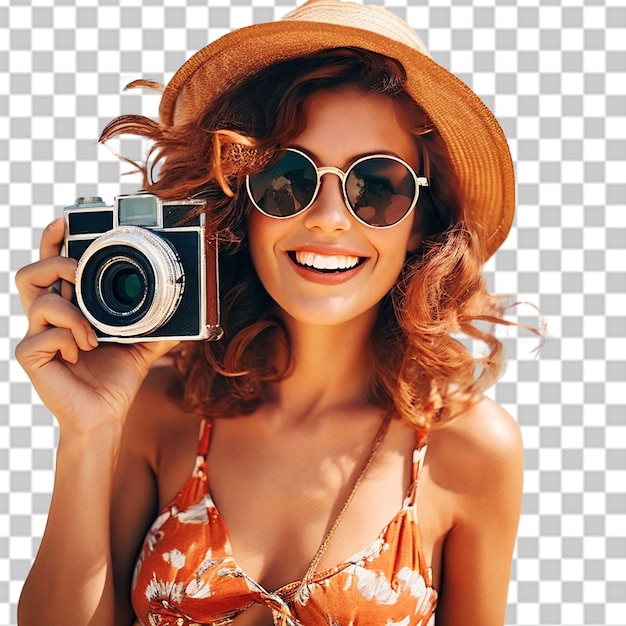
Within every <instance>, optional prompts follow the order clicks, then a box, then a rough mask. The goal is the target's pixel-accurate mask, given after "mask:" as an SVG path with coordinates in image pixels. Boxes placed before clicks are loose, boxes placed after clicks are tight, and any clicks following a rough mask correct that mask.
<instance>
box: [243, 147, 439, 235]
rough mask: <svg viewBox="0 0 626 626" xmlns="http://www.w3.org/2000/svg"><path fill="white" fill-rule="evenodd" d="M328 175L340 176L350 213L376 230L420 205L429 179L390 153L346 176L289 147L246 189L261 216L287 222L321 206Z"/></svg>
mask: <svg viewBox="0 0 626 626" xmlns="http://www.w3.org/2000/svg"><path fill="white" fill-rule="evenodd" d="M324 174H335V175H336V176H338V177H339V179H340V180H341V188H342V189H343V197H344V200H345V202H346V206H347V207H348V210H349V211H350V213H352V215H354V217H356V219H357V220H359V222H361V223H363V224H365V225H367V226H372V227H374V228H388V227H390V226H395V225H396V224H399V223H400V222H401V221H402V220H403V219H405V218H406V217H407V216H408V215H409V214H410V213H411V211H412V210H413V208H414V207H415V204H416V203H417V198H418V196H419V188H420V187H427V186H428V180H427V179H426V178H425V177H423V176H417V174H416V173H415V172H414V170H413V168H412V167H411V166H410V165H409V164H408V163H405V162H404V161H403V160H402V159H400V158H398V157H396V156H392V155H389V154H368V155H366V156H363V157H361V158H359V159H357V160H356V161H355V162H354V163H352V165H350V167H349V168H348V169H347V170H346V171H345V172H344V171H343V170H340V169H339V168H338V167H318V166H317V165H316V164H315V162H314V161H313V159H311V157H310V156H308V155H307V154H305V153H304V152H301V151H300V150H297V149H295V148H287V149H286V150H284V152H283V153H282V156H281V157H280V158H279V159H278V160H277V161H275V162H274V163H273V164H272V165H270V166H269V167H267V168H266V169H264V170H263V171H261V172H258V173H256V174H250V175H248V176H247V177H246V188H247V190H248V195H249V196H250V200H251V201H252V203H253V204H254V206H255V207H256V208H257V209H259V211H261V213H264V214H265V215H268V216H269V217H275V218H278V219H285V218H289V217H293V216H294V215H298V214H299V213H302V212H303V211H306V210H307V209H308V208H309V207H310V206H311V205H312V204H313V203H314V202H315V198H316V197H317V194H318V192H319V189H320V185H321V182H322V176H324Z"/></svg>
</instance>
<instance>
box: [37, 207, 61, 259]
mask: <svg viewBox="0 0 626 626" xmlns="http://www.w3.org/2000/svg"><path fill="white" fill-rule="evenodd" d="M64 236H65V220H64V219H63V218H62V217H58V218H57V219H56V220H54V221H53V222H50V224H48V226H46V228H45V229H44V231H43V234H42V236H41V242H40V244H39V258H40V259H41V260H43V259H49V258H50V257H53V256H58V255H59V252H60V250H61V244H62V243H63V238H64Z"/></svg>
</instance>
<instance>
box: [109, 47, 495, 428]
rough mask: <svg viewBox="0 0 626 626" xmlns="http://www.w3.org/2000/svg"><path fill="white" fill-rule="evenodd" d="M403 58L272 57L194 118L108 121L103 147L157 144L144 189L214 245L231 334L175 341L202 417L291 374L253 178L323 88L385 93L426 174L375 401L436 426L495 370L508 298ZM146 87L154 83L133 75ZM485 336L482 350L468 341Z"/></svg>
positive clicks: (391, 307)
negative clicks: (191, 207) (124, 140)
mask: <svg viewBox="0 0 626 626" xmlns="http://www.w3.org/2000/svg"><path fill="white" fill-rule="evenodd" d="M405 80H406V75H405V72H404V69H403V68H402V66H401V65H400V64H399V63H398V62H396V61H395V60H393V59H390V58H388V57H385V56H382V55H379V54H376V53H373V52H368V51H364V50H361V49H353V48H337V49H331V50H325V51H322V52H320V53H317V54H314V55H311V56H308V57H304V58H298V59H292V60H287V61H284V62H281V63H277V64H275V65H273V66H271V67H269V68H267V69H265V70H262V71H261V72H260V73H258V74H257V75H255V76H252V77H251V78H249V79H248V80H247V81H246V82H244V83H243V84H240V85H235V86H233V87H232V88H231V89H230V90H228V91H227V92H225V93H224V94H222V95H221V96H220V97H219V98H218V99H217V101H215V102H214V103H212V104H211V105H209V106H208V108H207V109H206V110H205V111H204V113H203V114H202V115H201V116H199V117H198V119H197V120H195V121H194V122H192V123H187V124H184V125H174V126H172V127H165V126H163V125H161V124H159V123H158V122H155V121H153V120H150V119H148V118H145V117H142V116H134V115H126V116H122V117H119V118H116V119H115V120H113V121H112V122H111V123H110V124H109V125H108V126H107V127H106V128H105V129H104V131H103V132H102V136H101V138H100V140H101V141H104V142H106V141H107V140H109V139H110V138H112V137H114V136H116V135H120V134H126V133H131V134H136V135H140V136H143V137H146V138H148V139H149V140H151V148H150V150H149V153H148V158H147V160H146V162H145V163H143V164H137V163H134V162H132V161H131V163H133V164H134V165H135V166H136V167H137V169H138V170H139V171H140V172H141V173H142V174H143V178H144V187H145V189H146V190H147V191H149V192H151V193H154V194H157V195H159V196H161V197H162V198H164V199H174V198H180V197H192V196H193V197H196V198H202V199H204V200H205V202H206V204H205V206H204V208H202V209H201V210H203V211H204V212H205V213H206V216H207V222H208V225H209V230H210V231H211V232H213V233H216V234H217V237H218V240H219V242H220V283H221V300H222V326H223V329H224V336H223V338H222V339H221V340H220V341H217V342H210V341H206V342H193V343H192V342H189V343H184V344H181V345H182V347H181V349H180V350H179V351H178V353H177V359H178V361H177V362H178V366H179V369H180V372H181V374H182V379H183V383H184V393H183V398H182V399H183V401H184V402H185V403H186V405H187V406H188V407H189V408H190V409H193V410H197V411H200V412H202V413H203V414H204V415H205V416H207V417H224V416H236V415H241V414H246V413H250V412H252V411H254V410H255V408H257V407H258V406H259V405H260V404H261V403H262V402H263V401H264V398H265V393H264V391H265V388H266V383H267V382H268V381H279V380H281V379H282V378H283V377H285V376H287V375H288V367H287V368H280V367H278V366H277V365H276V364H275V363H274V361H273V359H272V358H271V357H272V354H273V352H274V348H275V346H276V342H277V341H279V342H284V344H285V345H286V346H287V348H288V347H289V336H288V333H287V331H286V328H285V326H284V324H283V323H282V321H281V319H280V317H279V315H278V314H277V311H276V308H275V305H274V302H273V300H272V299H271V297H270V296H269V294H268V293H267V292H266V291H265V289H264V287H263V286H262V284H261V282H260V281H259V279H258V277H257V274H256V271H255V269H254V266H253V264H252V261H251V258H250V254H249V251H248V245H247V237H246V234H247V221H248V220H247V218H248V213H249V211H250V203H249V201H248V199H247V195H246V193H245V187H244V185H245V177H246V175H247V174H248V173H252V172H254V171H258V170H259V169H261V168H262V167H263V166H264V165H265V164H267V163H268V162H269V160H270V159H271V158H272V156H273V154H274V153H275V152H276V150H277V149H280V148H284V147H287V146H289V145H290V142H291V141H292V140H293V139H294V138H295V137H297V136H298V135H299V134H300V133H301V132H302V131H303V130H304V128H305V126H306V124H307V102H308V100H309V98H310V97H311V95H312V94H314V93H317V92H319V91H322V90H341V89H346V88H355V89H359V90H361V91H363V92H364V93H376V94H382V95H384V96H386V97H388V98H390V99H391V101H392V102H393V103H394V105H395V108H396V111H397V114H398V117H399V119H400V121H401V122H402V123H403V124H404V125H405V126H406V129H407V131H408V132H409V133H410V134H411V135H413V136H414V138H415V144H416V146H417V150H418V155H419V160H420V163H419V168H420V170H419V171H420V174H421V175H425V176H427V177H428V179H429V187H428V188H426V190H424V191H423V192H422V193H420V197H419V201H418V205H417V208H416V213H415V216H416V217H415V220H416V224H415V227H416V228H418V229H419V230H420V232H421V234H422V237H423V238H422V243H421V245H420V247H419V248H418V249H417V250H415V251H413V252H410V253H408V254H407V258H406V262H405V264H404V267H403V270H402V272H401V274H400V276H399V277H398V279H397V281H396V284H395V285H394V287H393V288H392V289H391V290H390V292H389V293H388V294H387V295H386V296H385V297H384V299H383V301H382V302H381V304H380V307H379V313H378V318H377V321H376V324H375V327H374V330H373V333H372V336H371V350H370V353H371V377H370V381H369V392H370V399H371V401H372V402H373V403H374V404H376V405H378V406H380V407H381V408H383V409H385V410H387V411H391V412H392V413H394V414H396V415H398V416H400V417H401V418H403V419H405V420H406V421H407V422H409V423H411V424H412V425H414V426H416V427H419V428H424V427H432V426H433V425H434V424H435V423H436V422H440V421H442V420H444V419H447V418H449V417H452V416H454V415H457V414H459V413H460V412H462V411H463V410H464V409H465V408H466V407H467V406H468V404H469V403H471V402H473V401H474V399H476V398H477V397H478V396H479V394H480V393H481V392H483V391H484V390H485V389H486V388H488V387H489V386H491V385H492V384H493V383H494V382H495V381H496V379H497V378H498V376H499V373H500V370H501V366H502V363H503V349H502V344H501V342H500V341H499V340H498V339H497V338H496V337H495V334H494V324H497V323H503V324H506V323H507V322H505V321H504V320H503V319H502V315H503V311H504V308H505V303H504V301H503V300H502V299H500V298H498V297H495V296H492V295H490V294H489V293H488V291H487V288H486V285H485V282H484V280H483V277H482V273H481V270H482V261H481V259H482V258H483V251H482V250H481V247H480V241H479V237H477V236H476V234H475V233H474V232H473V231H472V228H471V226H470V223H469V221H467V220H466V219H465V218H464V198H463V190H462V189H460V188H459V184H458V181H457V177H456V175H455V172H454V168H453V166H452V164H451V161H450V158H449V155H448V152H447V149H446V145H445V144H444V142H443V140H442V138H441V136H440V135H439V133H438V132H437V128H436V127H435V126H434V125H433V123H432V122H431V120H430V119H429V118H428V116H427V115H426V113H425V112H424V111H423V110H422V109H421V108H420V107H419V106H418V104H417V103H416V102H415V101H414V100H413V99H412V98H411V97H410V96H409V95H408V93H407V92H406V90H405V89H404V84H405ZM138 84H139V85H140V86H141V85H143V86H150V85H148V84H147V83H142V81H138ZM476 340H477V341H478V342H480V343H481V344H482V346H483V348H484V349H483V350H482V354H479V355H475V354H473V353H472V352H471V351H470V349H468V342H469V343H470V344H471V343H472V342H474V341H476Z"/></svg>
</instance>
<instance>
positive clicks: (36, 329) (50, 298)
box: [26, 293, 98, 351]
mask: <svg viewBox="0 0 626 626" xmlns="http://www.w3.org/2000/svg"><path fill="white" fill-rule="evenodd" d="M51 327H55V328H61V329H65V330H67V331H69V332H70V334H71V336H72V337H73V339H74V343H75V344H76V346H77V347H78V348H79V349H80V350H84V351H88V350H92V349H93V348H95V347H96V346H97V345H98V339H97V337H96V335H95V333H94V331H93V329H92V328H91V326H90V325H89V322H87V320H86V319H85V318H84V317H83V316H82V315H81V313H80V311H79V310H78V308H77V307H75V306H74V305H73V304H72V303H70V302H69V301H67V300H65V299H64V298H60V297H59V296H57V295H56V294H52V293H48V294H46V295H44V296H41V297H39V298H37V299H36V300H35V301H34V302H33V304H32V306H31V308H30V314H29V319H28V331H27V333H26V338H30V337H33V336H35V335H41V334H49V333H45V332H44V331H49V330H50V329H51ZM59 349H60V348H59Z"/></svg>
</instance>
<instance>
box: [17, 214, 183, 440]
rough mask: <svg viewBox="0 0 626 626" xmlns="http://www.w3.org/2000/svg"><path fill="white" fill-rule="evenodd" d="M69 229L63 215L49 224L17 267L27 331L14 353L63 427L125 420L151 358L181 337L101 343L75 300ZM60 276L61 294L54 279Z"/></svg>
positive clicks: (87, 428)
mask: <svg viewBox="0 0 626 626" xmlns="http://www.w3.org/2000/svg"><path fill="white" fill-rule="evenodd" d="M64 233H65V228H64V221H63V220H62V219H57V220H55V221H53V222H52V223H51V224H50V225H48V227H47V228H46V229H45V231H44V233H43V236H42V239H41V245H40V260H39V261H38V262H36V263H33V264H31V265H28V266H26V267H24V268H22V269H21V270H19V272H18V273H17V275H16V278H15V281H16V284H17V287H18V290H19V294H20V298H21V301H22V306H23V308H24V311H25V312H26V315H27V317H28V331H27V333H26V336H25V337H24V339H23V340H22V341H21V342H20V344H19V345H18V347H17V349H16V353H15V354H16V358H17V360H18V361H19V363H20V365H21V366H22V367H23V368H24V370H25V371H26V373H27V374H28V376H29V377H30V379H31V381H32V383H33V386H34V388H35V389H36V391H37V393H38V394H39V396H40V397H41V399H42V401H43V402H44V403H45V404H46V406H47V407H48V408H49V409H50V411H51V412H52V413H53V414H54V415H55V417H56V418H57V419H58V420H59V424H60V426H61V428H62V429H63V430H64V431H65V432H68V431H72V432H76V433H79V434H80V433H87V432H91V431H93V430H94V429H98V428H99V427H101V426H103V425H107V424H108V425H113V424H116V425H121V424H122V422H123V420H124V417H125V415H126V413H127V411H128V408H129V407H130V404H131V403H132V401H133V399H134V397H135V395H136V393H137V391H138V389H139V386H140V384H141V382H142V381H143V379H144V377H145V376H146V374H147V372H148V370H149V369H150V367H151V366H152V364H153V363H154V362H155V361H156V360H157V359H158V358H159V357H161V356H162V355H164V354H165V353H166V352H168V351H169V350H170V349H171V348H172V347H174V346H175V345H176V343H177V342H174V341H163V342H146V343H138V344H132V345H121V344H111V343H107V344H103V345H100V346H99V345H98V341H97V338H96V335H95V333H94V331H93V329H92V328H91V326H90V324H89V322H88V321H87V320H86V319H85V318H84V316H83V315H82V313H81V312H80V310H79V309H78V308H77V307H76V306H75V305H74V304H73V303H72V302H71V301H70V297H71V292H72V289H71V288H70V285H69V284H73V283H74V275H75V271H76V261H75V260H74V259H70V258H67V257H62V256H59V251H60V247H61V244H62V242H63V237H64ZM59 280H61V281H62V282H61V284H62V285H63V288H62V289H61V292H62V294H60V293H58V291H57V290H55V289H54V287H53V286H54V285H55V284H58V282H59ZM68 283H69V284H68Z"/></svg>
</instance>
